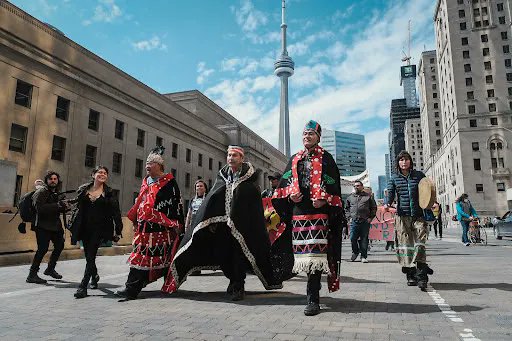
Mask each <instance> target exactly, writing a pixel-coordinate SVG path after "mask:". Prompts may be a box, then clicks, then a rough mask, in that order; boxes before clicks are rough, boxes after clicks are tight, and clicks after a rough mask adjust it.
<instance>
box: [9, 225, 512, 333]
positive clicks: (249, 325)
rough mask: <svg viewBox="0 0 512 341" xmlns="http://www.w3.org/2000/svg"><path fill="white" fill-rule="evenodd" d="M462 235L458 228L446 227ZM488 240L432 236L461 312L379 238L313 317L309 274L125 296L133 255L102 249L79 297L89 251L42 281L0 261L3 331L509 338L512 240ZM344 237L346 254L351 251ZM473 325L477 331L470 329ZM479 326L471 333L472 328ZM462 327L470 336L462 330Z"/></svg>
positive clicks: (439, 270)
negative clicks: (238, 287)
mask: <svg viewBox="0 0 512 341" xmlns="http://www.w3.org/2000/svg"><path fill="white" fill-rule="evenodd" d="M447 232H448V234H447V236H448V235H450V234H453V236H452V238H455V233H456V232H457V231H453V232H454V233H451V232H450V231H447ZM501 242H503V243H502V244H494V245H490V246H487V247H479V246H476V247H468V248H466V247H463V246H462V245H460V244H459V243H453V242H444V241H442V242H441V241H431V242H429V253H430V255H431V257H430V261H429V262H430V264H431V266H432V267H433V268H434V270H435V271H436V274H435V275H434V276H433V277H432V287H431V290H434V289H435V290H436V292H437V294H439V295H440V296H441V297H442V298H443V299H445V300H446V303H447V304H449V306H450V308H451V311H453V313H455V314H457V316H459V318H460V319H461V320H463V322H452V321H451V320H450V319H449V318H448V317H447V316H449V315H447V312H446V311H445V313H443V312H441V310H440V307H438V305H437V304H436V303H435V302H434V300H433V298H432V297H431V295H433V293H432V292H431V293H430V294H431V295H429V293H423V292H421V291H420V290H419V289H418V288H416V287H407V286H406V285H405V277H404V275H402V273H401V271H400V268H399V267H398V265H397V264H396V260H395V257H394V255H393V254H392V253H391V252H386V251H385V250H384V243H374V247H373V249H372V250H371V252H370V254H369V257H368V259H369V260H370V263H368V264H362V263H360V262H354V263H351V262H346V261H345V262H344V263H343V264H342V274H343V277H342V290H341V291H339V292H337V293H334V294H329V293H328V292H327V290H326V289H325V288H326V286H325V281H323V289H322V291H321V296H322V297H321V304H322V313H321V314H320V315H317V316H314V317H306V316H304V314H303V313H302V310H303V308H304V305H305V287H306V282H305V277H303V276H298V277H295V278H293V279H292V280H290V281H288V282H286V283H285V286H284V289H282V290H279V291H268V292H267V291H265V290H264V289H263V287H262V285H261V284H260V283H259V281H258V280H257V279H256V278H255V277H254V276H248V279H247V284H246V290H247V291H248V295H247V298H246V300H244V301H241V302H231V301H229V300H228V299H227V297H226V296H225V293H224V292H225V289H226V287H227V284H228V281H227V279H226V278H224V276H223V275H222V274H221V273H220V272H215V273H212V272H204V273H205V274H204V275H201V276H195V277H189V279H188V281H187V282H186V283H185V284H184V285H183V286H182V287H181V288H180V290H179V292H178V293H176V294H173V295H162V294H160V292H159V289H160V286H161V285H162V280H160V281H158V282H157V283H153V284H151V285H149V286H148V287H147V288H145V290H144V291H143V293H142V294H141V296H140V297H141V299H139V300H136V301H129V302H118V299H117V298H116V297H115V296H114V295H113V291H115V290H116V289H117V288H118V287H120V286H122V285H123V283H124V281H125V280H126V275H127V272H128V267H127V265H126V264H125V261H126V256H111V257H106V256H105V257H98V269H99V272H100V276H101V277H102V279H101V281H100V288H99V290H89V294H90V295H91V296H90V297H87V298H85V299H82V300H76V299H74V298H73V293H74V292H75V290H76V287H77V285H78V282H79V280H80V277H81V274H82V272H83V270H84V266H85V261H84V260H70V261H65V262H61V263H59V265H58V268H57V269H58V270H59V272H61V273H62V274H63V275H64V279H65V281H64V280H63V281H52V282H51V284H50V285H47V286H38V285H33V284H27V283H25V282H24V280H25V277H26V275H27V273H28V266H16V267H4V268H0V276H1V278H2V282H1V284H0V302H1V303H2V309H1V310H0V339H2V340H30V339H34V340H35V339H37V340H41V339H44V340H63V339H70V340H91V339H95V340H112V339H131V340H143V339H148V340H150V339H151V340H160V339H162V340H164V339H165V340H169V339H196V340H236V339H238V340H270V339H275V340H338V339H340V340H341V339H342V340H351V339H357V340H439V339H446V340H467V341H469V340H476V339H477V338H478V339H481V340H509V339H511V338H512V335H511V328H510V325H512V314H511V311H512V303H511V302H512V284H510V283H511V282H512V274H510V271H509V270H506V269H509V260H510V257H511V256H512V250H511V249H510V248H508V245H510V244H512V242H510V241H501ZM349 248H350V246H349V244H347V243H344V250H343V257H344V259H345V260H346V259H348V258H349V257H350V250H349ZM465 329H466V330H467V329H471V332H467V331H466V332H465V331H464V330H465ZM468 335H474V338H471V336H468ZM463 336H464V337H463Z"/></svg>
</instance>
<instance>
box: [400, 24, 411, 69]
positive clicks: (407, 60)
mask: <svg viewBox="0 0 512 341" xmlns="http://www.w3.org/2000/svg"><path fill="white" fill-rule="evenodd" d="M407 30H408V39H407V46H408V47H407V53H405V52H404V50H402V54H403V55H404V56H403V57H402V62H404V63H407V65H411V20H409V24H408V27H407Z"/></svg>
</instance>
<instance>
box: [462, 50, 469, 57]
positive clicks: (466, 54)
mask: <svg viewBox="0 0 512 341" xmlns="http://www.w3.org/2000/svg"><path fill="white" fill-rule="evenodd" d="M462 58H464V59H469V51H462Z"/></svg>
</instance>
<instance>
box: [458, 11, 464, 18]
mask: <svg viewBox="0 0 512 341" xmlns="http://www.w3.org/2000/svg"><path fill="white" fill-rule="evenodd" d="M465 17H466V12H465V11H464V10H463V9H459V18H465Z"/></svg>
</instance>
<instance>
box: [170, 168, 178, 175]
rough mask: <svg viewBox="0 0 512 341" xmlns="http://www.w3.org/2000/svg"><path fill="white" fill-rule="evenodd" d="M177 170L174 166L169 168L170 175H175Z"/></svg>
mask: <svg viewBox="0 0 512 341" xmlns="http://www.w3.org/2000/svg"><path fill="white" fill-rule="evenodd" d="M177 172H178V171H177V170H176V168H171V173H172V176H174V177H176V173H177Z"/></svg>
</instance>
